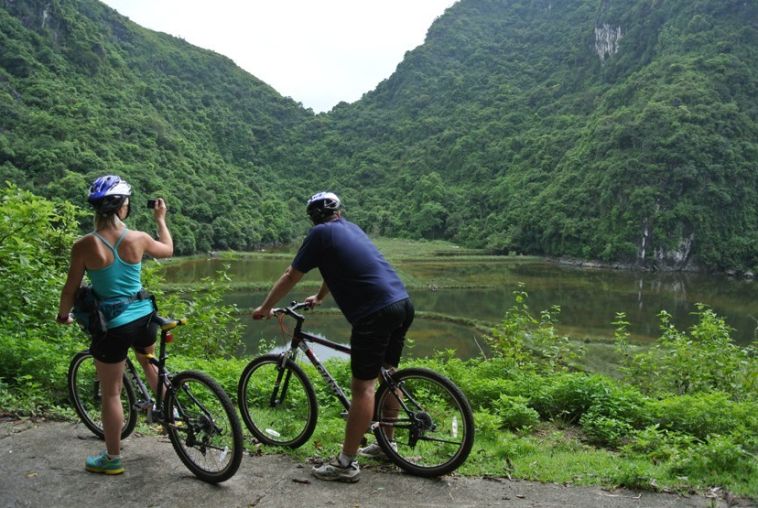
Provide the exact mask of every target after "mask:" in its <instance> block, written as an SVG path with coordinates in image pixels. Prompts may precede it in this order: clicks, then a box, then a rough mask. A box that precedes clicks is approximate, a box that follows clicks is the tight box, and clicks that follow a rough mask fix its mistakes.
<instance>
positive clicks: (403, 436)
mask: <svg viewBox="0 0 758 508" xmlns="http://www.w3.org/2000/svg"><path fill="white" fill-rule="evenodd" d="M392 381H393V383H392V384H394V387H391V386H390V385H388V384H386V383H382V384H381V385H380V386H379V390H378V391H377V394H376V409H375V414H376V421H377V422H379V425H377V426H376V428H375V429H374V434H375V435H376V439H377V442H378V443H379V445H380V446H381V447H382V449H383V450H384V451H385V453H386V454H387V456H388V457H389V458H390V459H392V461H393V462H395V463H396V464H397V465H398V466H400V467H401V468H402V469H404V470H405V471H407V472H409V473H411V474H414V475H417V476H425V477H430V476H441V475H444V474H447V473H450V472H451V471H454V470H455V469H456V468H457V467H458V466H460V465H461V464H463V462H464V461H465V460H466V458H467V457H468V454H469V452H471V447H472V445H473V444H474V417H473V413H472V411H471V406H470V405H469V403H468V400H467V399H466V396H465V395H464V394H463V392H461V390H460V389H459V388H458V387H457V386H455V384H453V382H452V381H450V380H449V379H447V378H446V377H444V376H441V375H439V374H437V373H436V372H434V371H431V370H428V369H422V368H411V369H403V370H399V371H397V372H395V373H393V374H392ZM396 394H399V398H398V395H396ZM398 406H400V407H399V409H393V407H394V408H397V407H398ZM392 441H394V443H395V445H396V447H395V446H392V445H390V442H392Z"/></svg>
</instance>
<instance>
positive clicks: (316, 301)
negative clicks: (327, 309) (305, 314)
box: [305, 282, 329, 307]
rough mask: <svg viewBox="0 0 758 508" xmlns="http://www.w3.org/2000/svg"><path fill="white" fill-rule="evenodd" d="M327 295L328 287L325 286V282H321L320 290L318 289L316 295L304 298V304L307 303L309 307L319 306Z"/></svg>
mask: <svg viewBox="0 0 758 508" xmlns="http://www.w3.org/2000/svg"><path fill="white" fill-rule="evenodd" d="M328 295H329V286H327V285H326V282H322V283H321V288H319V290H318V293H316V294H315V295H312V296H309V297H308V298H306V299H305V303H307V304H308V305H309V306H310V307H315V306H316V305H321V302H323V301H324V298H326V297H327V296H328Z"/></svg>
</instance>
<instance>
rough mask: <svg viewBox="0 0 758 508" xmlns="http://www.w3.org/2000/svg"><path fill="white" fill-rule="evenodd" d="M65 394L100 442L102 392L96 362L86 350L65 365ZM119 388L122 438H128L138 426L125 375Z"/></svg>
mask: <svg viewBox="0 0 758 508" xmlns="http://www.w3.org/2000/svg"><path fill="white" fill-rule="evenodd" d="M67 384H68V395H69V398H70V399H71V403H72V404H73V405H74V410H75V411H76V414H77V415H79V418H81V420H82V423H84V425H86V426H87V428H88V429H89V430H91V431H92V433H93V434H95V435H96V436H97V437H99V438H100V439H104V438H105V433H104V432H103V421H102V419H101V404H102V392H101V389H100V381H98V379H97V373H96V371H95V359H94V358H93V357H92V353H90V352H89V351H81V352H79V353H77V354H76V355H75V356H74V358H73V359H72V360H71V363H70V364H69V366H68V383H67ZM122 384H123V387H122V388H121V406H122V407H123V409H124V426H123V427H122V428H121V439H125V438H126V437H128V436H129V435H130V434H131V433H132V431H133V430H134V426H135V425H136V424H137V410H136V409H135V408H134V405H135V401H136V400H137V398H136V397H135V395H134V388H133V387H132V384H131V383H130V382H129V379H128V378H127V377H126V375H124V380H123V383H122Z"/></svg>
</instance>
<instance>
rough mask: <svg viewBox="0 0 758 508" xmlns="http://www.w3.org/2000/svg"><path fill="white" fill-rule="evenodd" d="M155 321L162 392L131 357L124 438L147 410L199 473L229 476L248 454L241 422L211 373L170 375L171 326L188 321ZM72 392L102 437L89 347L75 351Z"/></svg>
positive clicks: (210, 478)
mask: <svg viewBox="0 0 758 508" xmlns="http://www.w3.org/2000/svg"><path fill="white" fill-rule="evenodd" d="M153 321H154V322H157V323H158V325H159V327H160V329H161V339H160V346H159V351H160V352H159V356H158V358H155V356H150V357H149V361H150V363H151V364H152V365H155V366H156V367H157V368H158V390H157V392H158V393H157V394H156V399H155V400H153V398H152V397H151V395H150V391H149V390H148V388H147V386H145V383H144V382H143V381H142V379H140V376H139V375H138V374H137V369H136V368H135V366H134V363H132V361H131V359H129V358H128V357H127V359H126V369H125V371H124V380H123V388H122V393H121V401H122V405H123V408H124V426H123V427H122V429H121V439H124V438H125V437H127V436H129V434H131V433H132V431H133V430H134V426H135V425H136V423H137V416H138V414H139V413H140V412H144V413H146V415H147V421H148V422H149V423H158V424H160V425H162V426H163V428H164V429H165V431H166V433H167V434H168V437H169V440H170V441H171V444H172V445H173V447H174V450H175V451H176V453H177V455H179V458H180V459H181V460H182V462H183V463H184V465H185V466H187V468H188V469H189V470H190V471H192V473H193V474H195V476H197V477H198V478H200V479H201V480H203V481H206V482H209V483H219V482H223V481H225V480H228V479H229V478H231V477H232V476H233V475H234V473H236V472H237V469H238V468H239V466H240V463H241V462H242V455H243V453H244V448H243V440H242V439H243V438H242V426H241V425H240V422H239V418H238V417H237V412H236V409H235V407H234V404H233V403H232V401H231V399H230V398H229V396H228V395H227V394H226V392H225V391H224V390H223V388H221V386H220V385H219V384H218V383H217V382H216V381H215V380H213V378H211V377H210V376H208V375H207V374H205V373H203V372H197V371H191V370H188V371H184V372H180V373H179V374H170V373H169V372H168V371H167V370H166V358H167V357H168V355H167V354H166V344H167V343H170V342H172V341H173V338H174V337H173V334H172V333H171V330H173V329H174V328H176V327H177V326H180V325H183V324H185V323H186V322H185V321H184V320H176V319H167V318H162V317H159V316H155V317H153ZM68 391H69V396H70V397H71V402H72V403H73V405H74V409H75V410H76V413H77V414H78V415H79V418H81V420H82V422H83V423H84V425H86V426H87V428H89V429H90V430H91V431H92V432H93V433H94V434H95V435H96V436H98V437H99V438H101V439H103V438H104V433H103V425H102V421H101V420H100V406H101V390H100V381H98V379H97V374H96V371H95V361H94V358H93V357H92V353H90V351H89V350H85V351H81V352H79V353H77V354H76V355H75V356H74V358H73V359H72V360H71V364H70V365H69V369H68Z"/></svg>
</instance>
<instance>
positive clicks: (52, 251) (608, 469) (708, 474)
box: [0, 185, 758, 498]
mask: <svg viewBox="0 0 758 508" xmlns="http://www.w3.org/2000/svg"><path fill="white" fill-rule="evenodd" d="M82 213H83V212H82V211H81V210H80V209H77V208H75V207H73V206H71V205H70V204H69V203H67V202H65V201H63V200H56V201H51V200H47V199H44V198H41V197H38V196H35V195H34V194H32V193H30V192H29V191H25V190H22V189H19V188H18V187H15V186H12V185H9V186H6V187H4V188H2V189H0V287H3V288H14V290H12V291H6V296H5V298H4V299H2V301H0V350H1V351H2V352H3V353H2V355H0V415H6V414H14V415H40V414H42V415H46V416H56V417H59V418H65V419H70V420H75V419H76V416H75V414H74V413H73V410H72V409H70V406H69V403H68V400H67V391H66V372H67V369H68V363H69V361H70V359H71V357H72V356H73V354H74V353H75V352H76V351H78V350H81V349H83V348H84V347H85V345H86V343H87V341H86V338H85V336H84V333H83V332H82V331H81V330H79V328H78V327H76V326H62V325H59V324H57V323H56V322H55V315H56V313H57V303H58V298H59V294H60V289H61V288H62V286H63V282H64V278H65V272H66V267H67V264H68V257H69V249H70V245H71V244H72V242H73V240H74V238H75V236H76V234H77V232H78V226H77V219H78V218H80V215H81V214H82ZM145 266H146V267H147V273H146V277H145V278H146V287H148V288H149V289H150V290H151V291H152V292H154V293H155V294H156V295H157V297H158V305H159V306H160V309H161V314H164V315H173V316H187V317H188V318H189V324H188V325H187V326H185V327H182V328H180V329H178V330H176V332H175V340H174V342H173V343H172V344H170V345H169V348H170V354H171V357H170V359H169V367H170V369H171V370H172V371H173V372H179V371H181V370H184V369H188V368H193V369H199V370H203V371H205V372H208V373H209V374H211V375H212V376H213V377H214V378H216V379H217V380H218V381H219V382H220V383H221V384H222V386H223V387H224V388H225V389H226V391H227V392H228V393H229V394H230V395H232V396H234V395H235V394H236V386H237V381H238V379H239V375H240V373H241V372H242V370H243V368H244V366H245V364H246V363H247V362H248V361H249V360H250V359H251V358H252V357H253V356H254V355H255V353H256V352H254V351H251V352H246V354H244V355H241V357H235V356H234V355H235V354H239V352H240V348H241V345H240V334H239V327H240V322H239V319H238V313H237V311H236V309H235V308H234V307H233V306H225V305H223V304H222V300H221V291H220V289H219V288H220V283H221V282H222V281H223V274H222V278H217V279H213V280H208V281H207V284H208V286H209V290H208V291H207V292H206V293H204V294H201V295H199V294H184V293H173V294H171V295H167V294H164V293H162V292H161V291H160V283H161V278H162V276H161V270H160V268H161V267H160V265H159V264H158V263H156V262H150V263H146V265H145ZM30 280H31V281H34V284H29V283H28V281H30ZM514 296H515V302H514V305H513V307H512V308H511V309H510V310H509V311H508V312H507V313H506V315H505V317H504V319H503V321H502V322H501V323H500V324H498V325H497V326H495V327H494V329H493V330H492V332H491V334H490V340H491V345H492V351H493V352H494V356H493V357H491V358H489V359H484V358H480V359H475V360H468V361H462V360H459V359H456V358H455V357H454V353H453V352H452V351H449V352H442V353H440V354H439V355H438V356H437V357H435V358H428V359H417V360H413V364H417V365H420V366H426V367H429V368H432V369H434V370H437V371H439V372H441V373H443V374H444V375H446V376H448V377H450V378H451V379H453V380H454V382H455V383H456V384H458V385H459V386H460V387H461V389H462V390H463V391H464V393H466V395H467V397H468V399H469V401H470V402H471V405H472V407H473V408H474V410H475V421H476V433H477V434H476V442H475V445H474V450H473V452H472V453H471V455H470V457H469V459H468V460H467V462H466V463H465V464H464V465H463V466H462V467H461V469H460V472H461V473H462V474H473V475H490V476H511V477H516V478H524V479H533V480H540V481H549V482H559V483H572V484H580V485H607V486H625V487H630V488H637V489H640V488H641V489H675V490H682V491H688V490H690V489H692V488H697V489H706V488H710V487H713V486H721V487H724V488H726V489H728V491H730V492H733V493H736V494H740V495H747V496H752V497H754V498H758V460H757V459H756V457H757V456H758V438H757V436H758V390H756V387H755V383H756V379H757V378H758V357H756V355H755V351H753V350H750V349H740V348H738V347H735V346H731V345H729V347H725V344H724V342H723V339H725V338H726V339H728V335H729V331H728V327H727V326H726V325H725V324H724V322H723V320H721V319H720V318H719V317H718V316H715V315H714V314H713V313H712V312H711V311H709V310H708V309H705V308H703V309H702V310H701V313H700V319H699V321H698V323H696V324H695V325H694V326H693V327H692V328H691V329H689V330H687V331H680V330H676V329H675V328H673V327H672V326H671V325H670V323H669V322H668V321H667V318H666V316H665V315H663V317H662V321H661V328H662V333H663V337H662V339H661V341H660V342H659V345H656V346H655V347H654V348H653V349H651V350H650V352H649V353H647V352H637V353H631V352H629V349H628V348H627V347H626V345H625V342H624V341H625V337H626V335H625V328H624V327H625V325H624V323H623V320H622V319H620V320H619V324H618V332H617V337H618V341H619V348H620V349H621V350H622V351H626V352H628V355H627V356H626V360H625V362H624V364H625V367H626V369H627V370H626V373H627V376H626V377H625V378H624V379H621V380H616V379H612V378H610V377H607V376H601V375H597V374H594V375H593V374H588V373H585V372H581V371H578V370H577V369H576V368H575V367H574V364H575V362H576V359H577V358H578V355H580V354H581V351H577V350H575V349H573V348H572V347H571V346H570V345H569V344H568V343H567V342H566V341H565V340H564V339H563V338H562V337H559V336H557V335H556V333H555V330H554V324H555V314H556V310H555V309H552V310H551V311H550V312H542V313H539V315H535V313H534V312H533V311H531V310H530V308H529V305H528V295H527V293H526V291H525V289H524V288H519V289H518V290H517V291H515V293H514ZM411 338H412V334H411ZM264 342H265V341H264ZM410 342H411V343H412V341H410ZM685 343H686V347H687V351H688V353H689V354H688V355H684V354H682V352H683V351H682V349H683V347H684V344H685ZM263 347H264V348H265V347H266V346H263ZM411 347H412V346H411ZM691 358H695V359H698V360H697V361H700V362H703V363H699V364H698V367H699V368H698V369H693V368H692V364H691ZM710 361H718V362H719V363H718V364H717V365H714V366H713V367H714V368H712V369H711V368H709V367H710V365H709V364H708V362H710ZM652 362H654V363H655V369H656V372H661V375H660V376H650V375H645V374H646V372H648V371H646V370H645V369H647V368H648V367H649V366H650V365H651V364H652ZM408 363H410V362H408ZM403 365H406V363H404V364H403ZM328 366H329V370H330V371H331V372H332V374H334V375H335V377H336V378H337V380H338V382H339V383H341V384H342V385H343V386H349V379H350V369H349V364H348V363H347V362H344V361H340V360H332V361H330V362H329V364H328ZM303 367H304V368H305V369H306V371H307V372H308V374H309V376H310V377H311V379H312V380H313V381H314V386H315V388H316V389H317V396H318V400H319V405H320V410H319V423H318V426H317V429H316V433H315V435H314V436H313V438H312V439H311V440H310V441H309V442H308V443H306V445H304V446H303V447H302V448H300V449H298V450H295V451H288V453H292V454H293V455H295V456H296V457H299V458H304V457H312V456H318V457H322V458H324V457H330V456H333V455H334V453H336V452H337V451H338V447H339V445H340V443H341V441H342V437H343V432H344V419H343V418H341V416H340V413H341V410H342V408H341V407H340V406H339V404H338V403H337V402H336V399H335V398H334V397H332V396H331V395H330V392H329V389H328V388H327V387H326V386H325V385H324V383H322V382H321V381H320V377H319V375H318V373H317V372H316V371H315V369H313V368H312V367H311V366H310V365H305V364H303ZM701 367H702V369H701ZM695 371H697V372H695ZM675 373H677V374H675ZM675 375H676V376H678V377H679V378H680V379H687V380H688V382H687V383H686V384H683V383H671V382H670V380H671V379H672V378H673V377H674V376H675ZM688 375H689V376H690V377H687V376H688ZM144 431H145V432H152V431H151V430H150V429H149V428H147V427H146V428H144ZM255 452H256V453H281V452H282V450H278V449H275V448H271V447H268V448H256V449H255Z"/></svg>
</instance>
